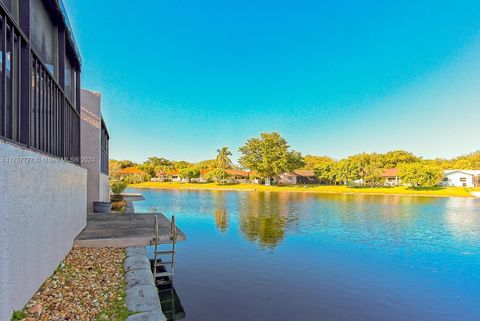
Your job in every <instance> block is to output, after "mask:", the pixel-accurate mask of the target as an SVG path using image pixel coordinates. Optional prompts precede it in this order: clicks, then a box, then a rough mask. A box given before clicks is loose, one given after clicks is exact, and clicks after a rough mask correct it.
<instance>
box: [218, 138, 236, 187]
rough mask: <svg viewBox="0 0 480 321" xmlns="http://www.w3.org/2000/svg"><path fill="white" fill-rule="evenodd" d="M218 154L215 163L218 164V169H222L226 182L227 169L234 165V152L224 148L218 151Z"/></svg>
mask: <svg viewBox="0 0 480 321" xmlns="http://www.w3.org/2000/svg"><path fill="white" fill-rule="evenodd" d="M217 153H218V154H217V157H216V158H215V162H216V163H217V167H218V168H221V169H222V172H223V181H225V169H227V168H230V167H232V165H233V163H232V160H231V159H230V156H232V152H230V151H229V150H228V147H227V146H223V147H222V148H220V149H217Z"/></svg>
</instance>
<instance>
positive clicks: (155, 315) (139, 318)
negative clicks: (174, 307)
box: [127, 311, 167, 321]
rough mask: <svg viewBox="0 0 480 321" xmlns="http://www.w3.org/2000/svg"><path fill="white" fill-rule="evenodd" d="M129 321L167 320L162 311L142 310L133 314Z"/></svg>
mask: <svg viewBox="0 0 480 321" xmlns="http://www.w3.org/2000/svg"><path fill="white" fill-rule="evenodd" d="M127 321H167V318H165V316H164V315H163V313H162V312H158V311H156V312H142V313H138V314H134V315H131V316H129V317H128V318H127Z"/></svg>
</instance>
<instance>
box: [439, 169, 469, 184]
mask: <svg viewBox="0 0 480 321" xmlns="http://www.w3.org/2000/svg"><path fill="white" fill-rule="evenodd" d="M462 180H465V181H462ZM440 184H441V185H442V186H458V187H462V186H465V187H474V182H473V175H470V174H467V173H463V172H452V173H447V174H445V177H444V179H443V181H442V182H441V183H440ZM464 184H465V185H464Z"/></svg>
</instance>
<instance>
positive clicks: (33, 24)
mask: <svg viewBox="0 0 480 321" xmlns="http://www.w3.org/2000/svg"><path fill="white" fill-rule="evenodd" d="M30 5H31V8H30V10H31V12H32V14H31V15H30V34H31V35H30V38H31V42H32V46H33V48H34V49H35V50H36V51H37V53H38V54H39V55H40V58H41V59H42V61H43V63H44V64H45V65H46V66H47V69H48V71H50V73H51V74H52V75H54V74H55V69H56V65H57V42H58V32H57V28H56V27H55V26H54V24H53V22H52V20H51V18H50V15H49V13H48V11H47V9H46V8H45V6H44V4H43V1H42V0H30Z"/></svg>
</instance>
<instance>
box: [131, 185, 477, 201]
mask: <svg viewBox="0 0 480 321" xmlns="http://www.w3.org/2000/svg"><path fill="white" fill-rule="evenodd" d="M129 187H133V188H158V189H185V190H201V189H207V190H243V191H264V192H267V191H268V192H309V193H333V194H349V193H352V194H353V193H359V194H395V195H424V196H437V197H449V196H460V197H471V194H470V192H471V191H473V190H477V191H479V190H480V189H478V188H476V189H473V188H464V187H428V188H426V187H418V188H410V187H405V186H398V187H347V186H333V185H287V186H265V185H257V184H226V185H220V184H217V183H178V182H144V183H140V184H131V185H129Z"/></svg>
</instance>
